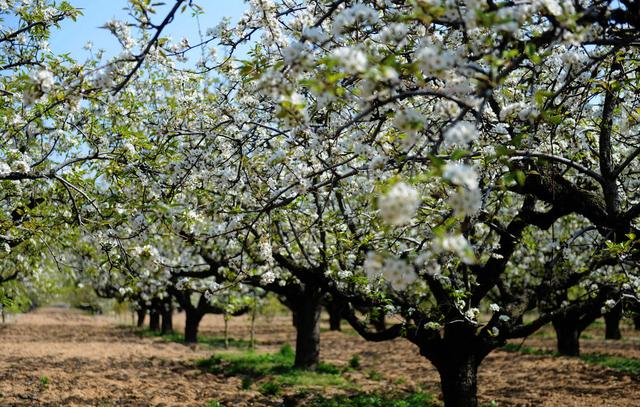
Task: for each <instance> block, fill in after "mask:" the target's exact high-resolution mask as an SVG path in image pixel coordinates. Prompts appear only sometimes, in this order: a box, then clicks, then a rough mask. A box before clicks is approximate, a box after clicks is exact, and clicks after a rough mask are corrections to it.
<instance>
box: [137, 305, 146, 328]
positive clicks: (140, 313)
mask: <svg viewBox="0 0 640 407" xmlns="http://www.w3.org/2000/svg"><path fill="white" fill-rule="evenodd" d="M136 315H137V316H138V319H137V321H136V326H137V327H138V328H142V327H143V326H144V319H145V317H146V316H147V310H146V309H145V308H138V309H137V310H136Z"/></svg>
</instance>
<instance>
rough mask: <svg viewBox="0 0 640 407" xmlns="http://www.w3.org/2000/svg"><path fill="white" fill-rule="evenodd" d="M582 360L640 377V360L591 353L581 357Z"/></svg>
mask: <svg viewBox="0 0 640 407" xmlns="http://www.w3.org/2000/svg"><path fill="white" fill-rule="evenodd" d="M580 359H582V360H584V361H585V362H588V363H594V364H598V365H601V366H605V367H608V368H611V369H614V370H617V371H619V372H622V373H626V374H629V375H631V376H635V377H640V359H630V358H623V357H620V356H610V355H603V354H600V353H589V354H586V355H582V356H580Z"/></svg>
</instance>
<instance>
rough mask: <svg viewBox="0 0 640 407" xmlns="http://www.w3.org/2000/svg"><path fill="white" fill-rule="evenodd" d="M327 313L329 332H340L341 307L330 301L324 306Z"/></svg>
mask: <svg viewBox="0 0 640 407" xmlns="http://www.w3.org/2000/svg"><path fill="white" fill-rule="evenodd" d="M326 308H327V312H328V313H329V330H330V331H341V330H342V329H341V326H340V325H341V324H340V323H341V322H342V306H340V305H339V304H337V303H336V302H335V301H331V302H329V303H328V304H327V306H326Z"/></svg>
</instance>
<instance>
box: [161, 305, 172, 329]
mask: <svg viewBox="0 0 640 407" xmlns="http://www.w3.org/2000/svg"><path fill="white" fill-rule="evenodd" d="M171 332H173V306H172V305H171V303H167V304H164V306H163V308H162V334H163V335H166V334H168V333H171Z"/></svg>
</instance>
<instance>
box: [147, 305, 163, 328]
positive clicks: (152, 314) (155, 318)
mask: <svg viewBox="0 0 640 407" xmlns="http://www.w3.org/2000/svg"><path fill="white" fill-rule="evenodd" d="M149 329H150V330H152V331H153V332H157V331H159V330H160V312H159V311H158V309H157V308H155V307H154V308H151V310H149Z"/></svg>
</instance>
